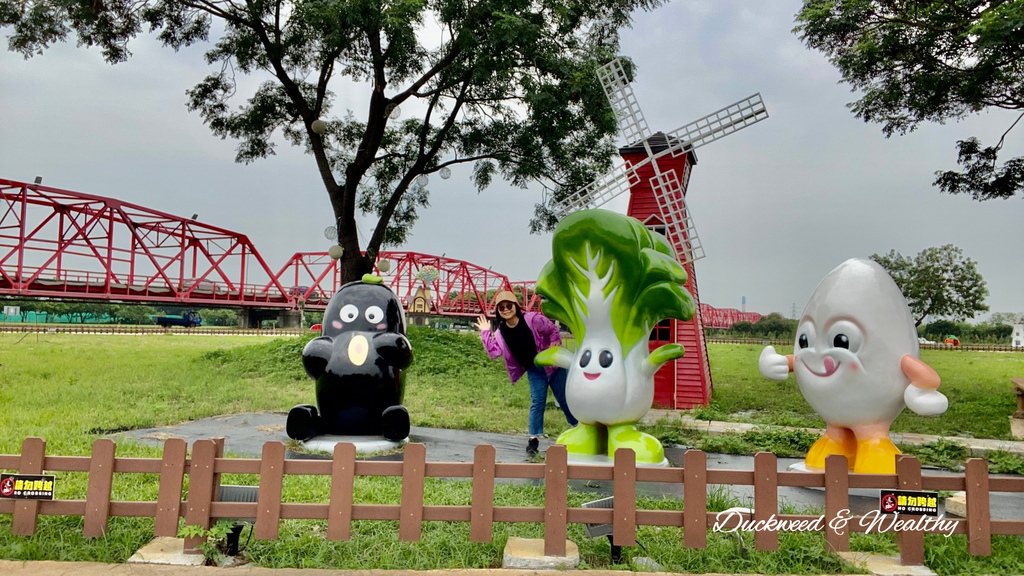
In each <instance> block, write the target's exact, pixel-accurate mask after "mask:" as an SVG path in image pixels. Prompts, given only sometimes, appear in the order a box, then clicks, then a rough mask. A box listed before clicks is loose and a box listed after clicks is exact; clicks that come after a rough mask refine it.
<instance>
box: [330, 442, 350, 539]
mask: <svg viewBox="0 0 1024 576" xmlns="http://www.w3.org/2000/svg"><path fill="white" fill-rule="evenodd" d="M355 471H356V445H355V444H352V443H351V442H339V443H337V444H335V445H334V461H333V462H332V464H331V502H330V505H329V506H328V508H329V510H328V513H327V539H328V540H348V539H349V536H350V535H351V530H352V498H353V493H354V491H355Z"/></svg>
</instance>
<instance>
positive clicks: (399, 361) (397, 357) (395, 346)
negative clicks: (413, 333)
mask: <svg viewBox="0 0 1024 576" xmlns="http://www.w3.org/2000/svg"><path fill="white" fill-rule="evenodd" d="M373 347H374V348H376V349H377V354H379V355H380V357H381V358H383V359H384V361H385V362H387V363H388V364H390V365H392V366H394V367H395V368H398V369H399V370H404V369H406V368H408V367H409V364H411V363H412V345H411V344H409V339H408V338H406V337H405V336H403V335H401V334H398V333H396V332H381V333H380V334H377V335H375V336H374V337H373Z"/></svg>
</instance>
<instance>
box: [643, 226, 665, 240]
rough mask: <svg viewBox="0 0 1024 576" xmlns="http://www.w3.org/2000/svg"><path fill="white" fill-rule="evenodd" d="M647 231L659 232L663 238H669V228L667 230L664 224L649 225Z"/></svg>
mask: <svg viewBox="0 0 1024 576" xmlns="http://www.w3.org/2000/svg"><path fill="white" fill-rule="evenodd" d="M647 229H648V230H650V231H651V232H657V233H658V234H661V235H662V236H664V237H666V238H668V228H666V227H665V225H664V224H658V225H648V226H647Z"/></svg>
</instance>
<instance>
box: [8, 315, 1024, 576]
mask: <svg viewBox="0 0 1024 576" xmlns="http://www.w3.org/2000/svg"><path fill="white" fill-rule="evenodd" d="M311 337H312V336H300V337H292V338H281V339H274V340H262V339H260V338H254V337H188V336H180V335H162V336H146V337H124V336H85V335H61V334H47V335H45V336H36V335H32V336H29V337H25V336H24V335H10V334H0V453H5V454H14V453H17V452H18V451H19V450H20V445H21V441H22V440H23V439H24V438H25V437H27V436H41V437H43V438H45V439H46V440H47V452H48V453H49V454H52V455H78V456H81V455H88V454H89V451H90V447H91V444H92V442H93V441H94V440H95V439H97V438H100V437H105V436H108V435H110V434H112V433H115V432H117V431H120V430H126V429H134V428H145V427H155V426H162V425H168V424H175V423H179V422H182V421H187V420H195V419H201V418H206V417H209V416H214V415H219V414H228V413H240V412H249V411H279V412H281V413H282V415H283V413H284V412H286V411H287V410H288V409H289V408H291V407H292V406H293V405H295V404H300V403H313V402H315V399H314V383H313V381H312V380H311V379H309V378H308V377H307V376H306V375H305V373H304V372H303V370H302V366H301V361H300V354H301V350H302V347H303V346H304V345H305V343H306V342H307V341H308V340H309V339H310V338H311ZM409 337H410V340H411V342H412V344H413V349H414V354H415V358H414V361H413V365H412V366H411V367H410V369H409V370H408V371H407V373H406V377H407V387H406V397H405V404H406V405H407V406H408V407H409V411H410V414H411V416H412V418H413V424H414V425H418V426H430V427H445V428H458V429H467V430H481V431H493V432H505V433H520V434H524V433H525V431H526V414H527V410H528V406H529V392H528V389H527V386H526V385H525V382H520V383H519V384H517V385H514V386H513V385H510V384H509V381H508V377H507V375H506V374H505V370H504V367H503V365H502V363H501V362H500V361H492V360H489V359H488V358H487V357H486V355H485V354H484V352H483V350H482V347H481V346H480V343H479V337H478V335H476V334H456V333H448V332H442V331H435V330H432V329H428V328H417V327H413V328H411V329H410V333H409ZM709 352H710V355H711V365H712V370H713V371H714V382H715V391H714V399H713V401H712V404H711V406H709V407H707V408H704V409H701V410H697V411H694V412H693V415H694V416H695V417H698V418H706V419H716V420H734V421H746V422H754V423H757V424H760V425H762V428H759V429H757V430H755V431H752V432H748V433H745V434H732V435H708V434H703V433H699V432H696V431H694V430H691V429H687V428H685V427H681V426H679V425H678V420H676V421H668V420H665V421H661V422H657V423H654V424H652V425H650V426H649V431H652V433H655V434H656V435H658V436H659V437H660V438H661V439H662V440H663V441H664V442H666V443H667V444H680V445H686V446H694V447H697V448H700V449H703V450H706V451H709V452H735V453H754V452H757V451H762V450H764V451H771V452H775V453H776V454H778V455H780V456H797V457H799V456H802V455H803V454H804V453H805V451H806V449H807V447H808V446H809V445H810V444H811V443H812V442H813V441H814V440H815V438H816V435H815V434H814V433H812V432H807V431H804V430H789V429H785V428H780V427H779V426H804V427H815V428H817V427H821V426H822V425H823V423H822V422H821V421H820V419H818V418H817V416H816V415H814V414H813V412H812V411H811V410H810V408H809V407H808V406H807V405H806V402H804V400H803V398H802V397H801V396H800V393H799V391H798V390H797V389H796V384H795V382H794V381H792V380H790V381H787V382H782V383H777V382H772V381H769V380H766V379H764V378H761V377H760V375H759V374H758V373H757V367H756V363H757V356H758V354H759V353H760V347H758V346H744V345H727V344H712V345H711V346H710V348H709ZM783 353H785V352H783ZM924 355H925V360H926V361H927V362H929V364H931V365H932V366H934V367H935V368H936V370H938V372H939V374H940V375H941V376H942V377H943V386H942V390H943V392H944V393H946V394H947V395H948V396H949V397H950V411H951V412H953V409H954V407H955V406H957V404H958V403H962V404H965V406H962V407H959V408H958V412H954V413H953V415H954V416H955V418H954V419H953V420H952V421H951V422H948V423H947V422H944V421H945V419H946V418H947V416H948V414H947V415H946V416H941V417H938V418H933V419H920V420H921V421H922V422H921V423H918V422H915V421H914V420H912V419H909V418H907V417H906V415H904V416H901V417H900V419H898V420H897V423H896V426H894V429H895V430H908V431H909V430H913V431H921V432H926V433H933V434H940V435H955V436H964V435H968V434H973V435H975V436H979V437H981V436H988V437H997V438H1005V437H1006V436H1007V435H1008V429H1007V427H1008V424H1007V417H1008V415H1009V414H1010V413H1012V411H1013V397H1012V394H1011V393H1010V391H1009V379H1010V378H1011V377H1015V376H1020V375H1022V374H1024V355H1018V354H998V353H975V352H970V353H961V352H943V351H933V352H929V351H925V354H924ZM548 409H549V410H550V412H549V414H547V418H546V424H547V428H548V430H547V431H548V433H549V434H551V435H552V436H553V435H555V434H557V433H559V432H560V431H561V430H562V429H564V427H565V426H566V424H565V422H564V418H562V417H561V415H560V413H559V412H558V411H557V410H556V409H555V408H554V404H553V402H550V403H549V405H548ZM925 425H926V426H927V427H926V429H924V430H914V429H915V428H917V427H919V426H925ZM117 451H118V456H138V457H149V458H153V457H158V456H159V454H160V451H159V449H156V448H152V447H148V446H142V445H138V444H133V443H131V442H127V441H120V440H119V442H118V450H117ZM905 451H908V452H913V453H915V454H917V455H918V456H919V457H921V458H922V459H923V460H924V461H925V462H932V463H934V464H935V465H941V466H946V467H951V468H955V467H957V466H959V465H960V464H961V463H962V461H963V459H964V458H965V457H967V456H968V454H966V450H965V448H964V447H963V446H962V445H959V444H956V443H952V442H938V443H934V445H925V446H919V447H914V448H913V449H910V448H907V449H906V450H905ZM988 460H989V464H990V467H991V469H992V470H993V471H997V470H1002V471H1005V472H1010V473H1021V472H1022V470H1021V460H1020V459H1019V458H1018V457H1017V456H1016V455H1013V454H990V455H989V456H988ZM116 478H118V477H116V476H115V484H114V493H113V496H114V498H115V499H117V500H155V498H156V494H157V478H156V477H155V476H148V475H140V476H138V477H135V475H132V476H130V477H129V478H132V479H131V480H130V481H127V480H126V481H119V480H117V479H116ZM86 480H87V478H86V474H84V473H64V474H63V475H62V477H61V478H59V481H60V482H61V486H62V494H61V496H60V497H61V498H69V499H80V498H84V496H85V486H86ZM224 481H225V482H227V483H236V484H242V483H252V482H253V481H254V480H253V478H251V477H239V478H225V480H224ZM328 482H329V480H328V479H326V478H317V477H294V478H293V477H288V478H287V479H286V483H285V491H284V498H285V500H286V501H292V502H300V501H322V500H325V499H326V498H327V494H328V490H329V484H328ZM427 488H428V490H427V502H428V503H430V504H449V503H453V504H468V502H469V497H470V496H469V494H470V493H471V489H470V484H469V483H468V482H462V481H450V480H440V479H431V480H429V481H428V486H427ZM400 491H401V486H400V481H399V480H398V479H396V478H360V479H358V480H357V485H356V501H357V502H359V503H382V502H387V503H397V502H398V501H399V499H400ZM592 499H594V494H593V492H592V489H591V487H589V486H587V485H585V484H579V483H576V482H573V483H571V491H570V495H569V502H570V505H572V506H578V505H580V504H581V503H582V502H585V501H588V500H592ZM496 500H497V501H498V503H499V505H508V506H540V505H542V503H543V487H542V486H537V485H522V484H511V483H509V484H501V485H499V486H498V488H497V491H496ZM709 505H710V506H711V509H712V510H722V509H725V508H728V507H731V506H737V505H749V502H740V501H738V500H736V499H733V498H730V497H728V496H726V495H722V494H712V495H710V497H709ZM638 506H639V507H641V508H667V509H679V507H681V506H682V503H681V502H679V501H678V500H673V499H657V498H648V497H641V498H640V500H639V501H638ZM785 511H786V512H792V513H806V514H819V513H820V511H814V510H799V511H798V510H785ZM82 524H83V522H82V519H81V518H75V517H41V518H40V521H39V530H38V532H37V534H36V535H35V536H33V537H29V538H25V537H15V536H12V535H11V517H10V516H0V558H8V559H25V560H31V559H51V560H90V561H100V562H123V561H125V560H126V559H127V558H128V557H129V556H130V555H131V554H132V553H133V552H134V551H135V550H136V549H138V548H139V547H140V546H141V545H142V544H144V543H145V542H146V541H148V540H149V538H150V536H151V535H152V530H153V520H152V519H140V518H113V519H111V522H110V529H109V531H108V533H107V535H106V536H105V537H104V538H98V539H85V538H82V537H81V532H82ZM325 531H326V526H325V523H323V522H319V521H285V522H283V523H282V531H281V539H280V540H277V541H253V542H250V544H249V545H248V547H247V548H246V551H245V555H244V556H245V557H246V558H247V559H248V560H249V561H251V562H253V563H255V564H257V565H261V566H289V567H304V568H350V569H370V568H407V569H428V568H493V567H497V566H500V564H501V550H502V548H503V546H504V544H505V539H506V538H507V537H508V536H522V537H531V538H532V537H540V536H542V534H543V527H542V525H534V524H497V525H496V526H495V533H494V538H493V540H492V542H491V543H488V544H473V543H470V542H469V538H468V526H465V525H463V524H458V523H455V524H449V523H440V522H427V523H425V524H424V532H423V539H422V541H421V542H399V541H398V537H397V533H398V530H397V524H396V523H394V522H371V521H359V522H356V523H355V524H354V526H353V532H352V539H351V540H350V541H347V542H331V541H328V540H327V539H326V538H325V536H324V534H325ZM246 536H247V534H243V537H242V538H243V542H244V541H245V539H246ZM569 536H570V538H571V539H572V540H573V541H575V542H576V543H577V544H579V545H580V551H581V557H582V559H583V562H582V565H581V566H582V567H583V568H613V569H628V568H630V567H631V566H630V564H629V562H631V561H632V560H633V559H635V558H637V557H640V556H647V557H651V558H654V559H655V560H656V561H657V562H658V563H659V564H660V565H661V566H662V568H663V569H665V570H669V571H685V572H719V573H721V572H734V573H752V572H753V573H767V574H775V573H787V574H804V573H815V574H820V573H844V572H849V571H851V570H852V569H851V568H849V567H848V566H847V565H845V564H842V563H841V562H839V560H838V558H836V557H835V556H834V555H832V554H831V553H829V552H828V551H827V547H826V545H825V543H824V537H823V536H821V535H819V534H810V533H792V534H783V535H782V536H781V538H780V550H779V551H777V552H757V551H754V550H753V539H752V535H750V534H744V535H742V537H741V538H740V539H739V540H738V539H737V538H736V536H735V535H734V534H719V533H709V534H708V548H707V549H706V550H689V549H686V548H683V547H682V546H680V542H681V539H682V536H681V531H680V529H677V528H658V527H643V528H640V529H638V534H637V538H638V541H639V543H640V544H641V545H642V547H636V548H627V549H624V551H623V564H621V565H612V564H611V560H610V549H609V546H608V542H607V540H606V539H594V540H590V539H588V538H586V537H585V536H584V535H583V529H582V526H578V525H571V526H570V534H569ZM851 545H852V548H853V549H854V550H863V551H882V552H887V553H895V551H896V547H895V540H894V537H893V535H891V534H871V535H857V534H855V535H853V536H852V538H851ZM966 550H967V547H966V540H965V539H964V538H963V537H962V536H954V537H952V538H949V539H946V538H944V537H942V536H935V537H933V536H928V539H927V548H926V555H927V558H926V562H927V563H928V565H929V566H930V567H931V568H932V569H933V570H935V571H937V572H938V573H940V574H969V573H987V574H1020V573H1024V561H1022V560H1021V559H1024V543H1022V541H1021V539H1020V538H1019V537H1005V536H997V537H994V538H993V556H991V557H989V558H973V557H970V556H969V555H968V554H967V551H966Z"/></svg>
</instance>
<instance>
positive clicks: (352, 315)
mask: <svg viewBox="0 0 1024 576" xmlns="http://www.w3.org/2000/svg"><path fill="white" fill-rule="evenodd" d="M339 316H341V321H342V322H352V321H354V320H355V319H356V318H359V308H356V305H355V304H345V305H344V306H342V307H341V312H340V314H339Z"/></svg>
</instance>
